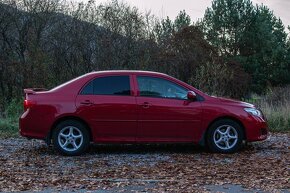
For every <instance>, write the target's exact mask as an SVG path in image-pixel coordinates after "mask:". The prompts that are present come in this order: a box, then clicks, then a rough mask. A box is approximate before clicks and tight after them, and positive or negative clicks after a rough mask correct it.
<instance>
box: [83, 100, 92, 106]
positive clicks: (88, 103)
mask: <svg viewBox="0 0 290 193" xmlns="http://www.w3.org/2000/svg"><path fill="white" fill-rule="evenodd" d="M81 104H82V105H92V104H94V103H93V102H92V101H90V100H85V101H82V102H81Z"/></svg>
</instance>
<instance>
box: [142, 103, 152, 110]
mask: <svg viewBox="0 0 290 193" xmlns="http://www.w3.org/2000/svg"><path fill="white" fill-rule="evenodd" d="M140 105H141V106H142V107H143V108H144V109H148V108H149V107H150V106H152V105H151V104H150V103H148V102H144V103H142V104H140Z"/></svg>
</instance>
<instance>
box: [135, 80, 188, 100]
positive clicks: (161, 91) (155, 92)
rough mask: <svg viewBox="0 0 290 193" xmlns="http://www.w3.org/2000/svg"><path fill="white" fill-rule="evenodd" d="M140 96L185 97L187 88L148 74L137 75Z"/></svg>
mask: <svg viewBox="0 0 290 193" xmlns="http://www.w3.org/2000/svg"><path fill="white" fill-rule="evenodd" d="M137 81H138V86H139V91H140V96H146V97H160V98H172V99H186V98H187V90H186V89H185V88H183V87H181V86H179V85H177V84H175V83H173V82H171V81H168V80H165V79H162V78H155V77H149V76H138V77H137Z"/></svg>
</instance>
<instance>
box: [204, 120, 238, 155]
mask: <svg viewBox="0 0 290 193" xmlns="http://www.w3.org/2000/svg"><path fill="white" fill-rule="evenodd" d="M243 139H244V135H243V129H242V127H241V126H240V125H239V124H238V123H237V122H235V121H233V120H229V119H224V120H219V121H216V122H215V123H213V124H212V125H211V126H210V128H209V130H208V135H207V144H208V147H209V149H210V150H211V151H213V152H218V153H234V152H236V151H237V150H239V149H240V148H241V146H242V143H243Z"/></svg>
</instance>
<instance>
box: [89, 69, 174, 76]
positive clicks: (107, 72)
mask: <svg viewBox="0 0 290 193" xmlns="http://www.w3.org/2000/svg"><path fill="white" fill-rule="evenodd" d="M88 74H148V75H163V76H169V75H167V74H164V73H161V72H153V71H142V70H104V71H93V72H90V73H88Z"/></svg>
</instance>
